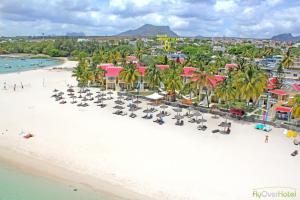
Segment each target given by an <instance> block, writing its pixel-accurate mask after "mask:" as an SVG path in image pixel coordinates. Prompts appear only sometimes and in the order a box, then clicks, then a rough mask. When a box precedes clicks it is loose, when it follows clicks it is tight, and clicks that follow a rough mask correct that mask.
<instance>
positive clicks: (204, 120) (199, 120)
mask: <svg viewBox="0 0 300 200" xmlns="http://www.w3.org/2000/svg"><path fill="white" fill-rule="evenodd" d="M198 122H201V123H202V122H207V120H206V119H204V118H203V116H202V118H201V119H198Z"/></svg>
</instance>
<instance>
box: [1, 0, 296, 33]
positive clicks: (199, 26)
mask: <svg viewBox="0 0 300 200" xmlns="http://www.w3.org/2000/svg"><path fill="white" fill-rule="evenodd" d="M144 24H153V25H164V26H170V28H171V29H172V30H173V31H175V32H176V33H177V34H179V35H180V36H198V35H201V36H208V37H212V36H227V37H247V38H248V37H250V38H270V37H272V36H273V35H277V34H281V33H293V35H300V0H0V36H20V35H42V33H44V34H45V35H54V34H55V35H65V34H66V33H67V32H84V33H85V34H86V35H114V34H118V33H120V32H123V31H126V30H129V29H135V28H138V27H139V26H142V25H144Z"/></svg>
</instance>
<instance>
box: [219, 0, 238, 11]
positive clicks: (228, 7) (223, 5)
mask: <svg viewBox="0 0 300 200" xmlns="http://www.w3.org/2000/svg"><path fill="white" fill-rule="evenodd" d="M214 8H215V10H216V11H217V12H228V13H230V12H234V11H235V10H236V9H237V8H238V5H237V3H236V1H235V0H217V2H216V4H215V5H214Z"/></svg>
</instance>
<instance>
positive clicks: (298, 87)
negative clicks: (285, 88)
mask: <svg viewBox="0 0 300 200" xmlns="http://www.w3.org/2000/svg"><path fill="white" fill-rule="evenodd" d="M293 88H294V89H295V90H296V91H298V92H300V86H299V85H298V84H297V83H294V84H293Z"/></svg>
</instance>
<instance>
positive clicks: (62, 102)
mask: <svg viewBox="0 0 300 200" xmlns="http://www.w3.org/2000/svg"><path fill="white" fill-rule="evenodd" d="M59 103H60V104H65V103H67V101H61V102H59Z"/></svg>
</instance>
